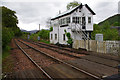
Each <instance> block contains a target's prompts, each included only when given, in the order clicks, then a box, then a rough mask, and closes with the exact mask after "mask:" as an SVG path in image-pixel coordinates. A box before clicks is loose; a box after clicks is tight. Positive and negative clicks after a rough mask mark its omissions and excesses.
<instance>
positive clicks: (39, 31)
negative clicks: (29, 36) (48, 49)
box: [38, 24, 40, 41]
mask: <svg viewBox="0 0 120 80" xmlns="http://www.w3.org/2000/svg"><path fill="white" fill-rule="evenodd" d="M39 32H40V24H39ZM38 41H40V36H38Z"/></svg>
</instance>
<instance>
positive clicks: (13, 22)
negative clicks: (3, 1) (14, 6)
mask: <svg viewBox="0 0 120 80" xmlns="http://www.w3.org/2000/svg"><path fill="white" fill-rule="evenodd" d="M15 13H16V12H15V11H12V10H10V9H8V8H7V7H4V6H3V7H2V26H3V27H17V24H18V20H17V16H16V15H15Z"/></svg>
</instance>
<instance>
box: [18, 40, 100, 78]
mask: <svg viewBox="0 0 120 80" xmlns="http://www.w3.org/2000/svg"><path fill="white" fill-rule="evenodd" d="M18 41H19V42H21V43H22V44H24V45H26V46H28V47H29V48H31V49H33V50H35V51H37V52H39V53H40V54H42V55H43V54H44V55H45V56H47V57H49V58H51V59H53V60H54V61H55V62H56V61H57V62H58V63H62V64H64V65H66V66H68V67H71V69H74V70H76V71H77V72H79V74H84V75H85V76H87V77H88V76H89V77H88V78H92V80H94V79H95V80H101V77H98V76H96V75H94V74H91V73H89V72H87V71H84V70H82V69H80V68H78V67H76V66H73V65H71V64H69V63H67V62H64V61H63V60H60V59H58V58H56V57H53V56H51V55H49V54H47V53H45V52H43V51H40V50H39V49H36V48H34V47H32V46H30V45H29V44H26V43H24V42H23V41H21V40H18ZM16 44H17V43H16ZM17 46H18V47H19V48H20V49H21V50H22V51H23V52H24V53H25V55H26V56H28V57H29V59H30V60H31V61H32V62H33V63H34V64H35V65H36V66H38V67H39V68H40V69H42V68H41V67H40V66H39V65H38V64H37V62H35V61H34V60H32V58H31V57H30V56H29V55H28V53H27V52H25V51H24V49H23V48H22V47H20V46H19V45H18V44H17ZM42 71H43V72H44V74H45V75H46V76H47V77H48V78H50V79H53V77H51V76H50V74H47V72H46V71H44V69H42Z"/></svg>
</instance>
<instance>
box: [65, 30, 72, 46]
mask: <svg viewBox="0 0 120 80" xmlns="http://www.w3.org/2000/svg"><path fill="white" fill-rule="evenodd" d="M64 32H65V35H66V36H67V38H68V40H67V43H68V44H69V45H70V46H71V47H72V43H73V39H72V38H71V34H70V33H69V32H67V31H66V30H64Z"/></svg>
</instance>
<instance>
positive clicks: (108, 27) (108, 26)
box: [91, 14, 120, 40]
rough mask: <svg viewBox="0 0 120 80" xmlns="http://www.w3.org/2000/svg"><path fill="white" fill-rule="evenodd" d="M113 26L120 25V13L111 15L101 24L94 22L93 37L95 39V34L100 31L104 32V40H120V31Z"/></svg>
mask: <svg viewBox="0 0 120 80" xmlns="http://www.w3.org/2000/svg"><path fill="white" fill-rule="evenodd" d="M112 26H116V27H117V26H120V14H116V15H114V16H111V17H109V18H107V19H106V20H104V21H102V22H100V23H99V24H94V31H93V32H92V34H91V38H92V39H93V40H95V35H96V34H99V33H100V34H103V37H104V38H103V39H104V40H120V36H119V31H118V30H117V29H115V28H112Z"/></svg>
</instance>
